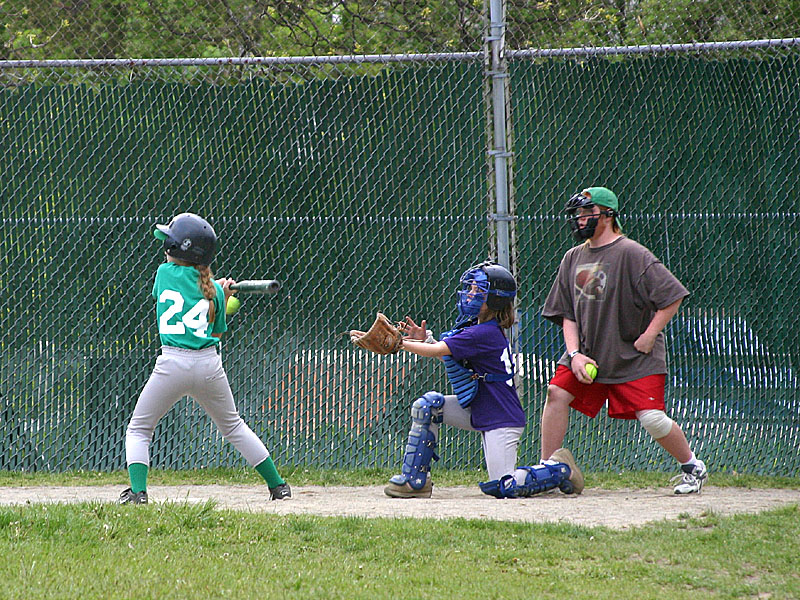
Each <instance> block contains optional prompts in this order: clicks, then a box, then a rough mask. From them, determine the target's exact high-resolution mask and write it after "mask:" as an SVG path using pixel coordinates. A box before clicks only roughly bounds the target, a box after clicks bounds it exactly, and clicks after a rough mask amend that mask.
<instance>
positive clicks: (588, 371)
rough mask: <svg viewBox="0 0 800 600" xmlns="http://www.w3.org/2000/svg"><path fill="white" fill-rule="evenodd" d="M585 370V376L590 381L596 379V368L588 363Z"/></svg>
mask: <svg viewBox="0 0 800 600" xmlns="http://www.w3.org/2000/svg"><path fill="white" fill-rule="evenodd" d="M585 368H586V374H587V375H588V376H589V377H590V378H591V379H594V378H595V377H597V367H595V366H594V365H593V364H592V363H588V364H587V365H586V367H585Z"/></svg>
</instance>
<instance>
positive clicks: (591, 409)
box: [550, 365, 667, 419]
mask: <svg viewBox="0 0 800 600" xmlns="http://www.w3.org/2000/svg"><path fill="white" fill-rule="evenodd" d="M666 380H667V376H666V375H648V376H647V377H642V378H641V379H634V380H633V381H626V382H625V383H599V382H597V381H595V382H594V383H581V382H580V381H578V379H577V378H576V377H575V375H574V374H573V373H572V370H571V369H568V368H567V367H565V366H564V365H558V368H557V369H556V374H555V375H553V378H552V379H551V380H550V385H555V386H558V387H560V388H561V389H562V390H566V391H568V392H569V393H570V394H572V395H573V396H575V399H574V400H573V401H572V402H570V404H569V405H570V406H571V407H572V408H574V409H575V410H578V411H580V412H582V413H583V414H585V415H588V416H590V417H596V416H597V413H599V412H600V409H601V408H603V404H605V402H606V400H608V416H609V417H612V418H614V419H635V418H636V411H638V410H664V384H665V383H666Z"/></svg>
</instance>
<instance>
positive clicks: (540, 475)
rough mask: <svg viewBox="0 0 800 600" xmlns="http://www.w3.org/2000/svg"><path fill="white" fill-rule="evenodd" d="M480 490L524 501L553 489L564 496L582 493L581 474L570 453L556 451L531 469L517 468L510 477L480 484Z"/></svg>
mask: <svg viewBox="0 0 800 600" xmlns="http://www.w3.org/2000/svg"><path fill="white" fill-rule="evenodd" d="M479 485H480V488H481V491H482V492H483V493H484V494H487V495H489V496H494V497H495V498H526V497H528V496H533V495H535V494H540V493H542V492H546V491H549V490H552V489H555V488H558V489H560V490H561V491H562V492H564V493H565V494H580V493H581V492H582V491H583V473H581V471H580V469H579V468H578V466H577V464H576V463H575V459H574V458H573V456H572V453H571V452H570V451H569V450H567V449H566V448H559V449H558V450H556V451H555V452H554V453H553V456H552V457H550V458H549V459H548V460H545V461H542V462H541V463H540V464H538V465H534V466H531V467H518V468H517V469H516V470H515V471H514V473H513V474H511V475H505V476H503V477H501V478H500V479H495V480H493V481H487V482H486V483H481V484H479Z"/></svg>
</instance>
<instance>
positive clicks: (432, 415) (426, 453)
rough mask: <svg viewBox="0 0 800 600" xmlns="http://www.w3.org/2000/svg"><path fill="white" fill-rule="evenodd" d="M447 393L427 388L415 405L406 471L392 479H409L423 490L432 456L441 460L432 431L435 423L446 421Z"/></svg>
mask: <svg viewBox="0 0 800 600" xmlns="http://www.w3.org/2000/svg"><path fill="white" fill-rule="evenodd" d="M443 406H444V396H443V395H442V394H440V393H439V392H427V393H425V394H423V395H422V397H420V398H417V399H416V400H415V401H414V404H413V405H412V406H411V421H412V425H411V431H409V432H408V443H407V444H406V453H405V456H404V457H403V467H402V472H401V473H400V474H399V475H395V476H394V477H392V478H391V479H390V480H389V481H390V482H391V483H394V484H396V485H404V484H406V483H408V485H410V486H411V487H412V488H413V489H415V490H421V489H422V488H423V487H424V486H425V483H426V482H427V480H428V471H430V470H431V459H433V460H439V457H438V456H436V453H435V452H434V450H435V449H436V435H434V433H433V432H432V431H431V429H430V427H431V423H441V422H442V407H443Z"/></svg>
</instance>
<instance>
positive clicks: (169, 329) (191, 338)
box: [119, 213, 292, 504]
mask: <svg viewBox="0 0 800 600" xmlns="http://www.w3.org/2000/svg"><path fill="white" fill-rule="evenodd" d="M154 234H155V236H156V238H158V239H159V240H161V241H163V242H164V250H165V252H166V259H167V262H166V263H164V264H163V265H161V266H160V267H159V268H158V271H157V272H156V279H155V283H154V284H153V297H154V298H155V300H156V320H157V323H158V334H159V337H160V339H161V354H160V355H159V357H158V358H157V359H156V364H155V368H154V369H153V372H152V374H151V375H150V379H148V381H147V384H146V385H145V386H144V389H143V390H142V392H141V394H140V395H139V399H138V400H137V402H136V407H135V408H134V410H133V416H132V417H131V420H130V423H129V424H128V429H127V432H126V435H125V455H126V462H127V464H128V474H129V476H130V481H131V487H129V488H127V489H126V490H124V491H123V492H122V494H121V495H120V498H119V502H120V504H147V501H148V498H147V472H148V469H149V467H150V442H151V441H152V439H153V432H154V431H155V428H156V425H157V424H158V422H159V420H160V419H161V417H163V416H164V415H165V414H166V413H167V411H169V409H170V408H172V407H173V406H174V405H175V403H176V402H177V401H178V400H180V399H181V398H182V397H184V396H191V397H192V398H193V399H194V400H195V401H196V402H197V403H198V404H199V405H200V406H202V407H203V409H204V410H205V411H206V412H207V413H208V415H209V417H211V419H212V420H213V421H214V424H215V425H216V426H217V427H218V428H219V430H220V432H221V433H222V435H223V437H224V438H225V439H226V440H228V441H229V442H231V443H232V444H233V445H234V447H235V448H236V449H237V450H239V452H241V453H242V455H243V456H244V457H245V459H246V460H247V462H248V463H250V465H252V466H253V467H255V469H256V471H258V472H259V474H260V475H261V476H262V477H263V478H264V480H265V481H266V482H267V486H268V487H269V491H270V498H271V499H273V500H283V499H286V498H290V497H291V495H292V492H291V489H290V488H289V484H287V483H286V482H285V481H284V480H283V478H282V477H281V476H280V475H279V474H278V470H277V469H276V468H275V464H274V463H273V461H272V458H270V455H269V452H268V451H267V449H266V447H265V446H264V443H263V442H262V441H261V440H260V439H259V437H258V436H257V435H256V434H255V433H254V432H253V430H252V429H250V427H248V426H247V424H246V423H245V422H244V420H243V419H242V418H241V416H239V412H238V410H237V409H236V405H235V403H234V401H233V394H232V393H231V387H230V384H229V383H228V376H227V374H226V373H225V369H224V368H223V366H222V359H221V357H220V354H219V348H218V347H219V344H220V340H221V338H222V334H223V333H225V331H227V329H228V326H227V323H226V321H225V305H226V303H227V301H228V298H229V297H230V296H231V295H232V293H233V292H232V290H231V286H233V285H235V284H236V282H235V281H234V280H233V279H227V278H223V279H217V280H216V281H215V280H214V279H213V278H212V274H211V269H210V267H209V265H210V264H211V261H212V259H213V258H214V254H215V253H216V248H217V235H216V233H215V232H214V229H213V228H212V227H211V225H210V224H209V223H208V222H207V221H206V220H205V219H203V218H201V217H199V216H197V215H195V214H192V213H182V214H179V215H177V216H176V217H175V218H173V219H172V221H170V223H169V225H156V231H155V232H154Z"/></svg>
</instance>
